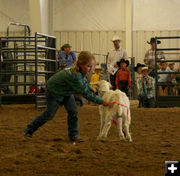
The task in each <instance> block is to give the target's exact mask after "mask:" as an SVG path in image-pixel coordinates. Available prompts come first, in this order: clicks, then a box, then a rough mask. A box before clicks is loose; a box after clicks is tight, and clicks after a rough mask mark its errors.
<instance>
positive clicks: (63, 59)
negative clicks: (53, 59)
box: [58, 51, 76, 68]
mask: <svg viewBox="0 0 180 176" xmlns="http://www.w3.org/2000/svg"><path fill="white" fill-rule="evenodd" d="M58 59H59V61H60V65H65V68H68V67H71V66H72V65H73V63H74V62H75V60H76V55H75V53H74V52H72V51H71V52H70V53H69V54H66V53H65V52H64V51H62V52H60V53H59V54H58Z"/></svg>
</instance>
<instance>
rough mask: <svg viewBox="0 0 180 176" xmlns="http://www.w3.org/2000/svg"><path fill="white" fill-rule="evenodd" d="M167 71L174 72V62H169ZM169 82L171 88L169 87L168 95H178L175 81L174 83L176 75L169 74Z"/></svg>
mask: <svg viewBox="0 0 180 176" xmlns="http://www.w3.org/2000/svg"><path fill="white" fill-rule="evenodd" d="M168 66H169V67H168V68H169V71H170V72H176V69H175V63H174V62H170V63H169V65H168ZM170 82H171V83H172V84H173V85H172V86H169V90H168V91H169V95H178V90H177V86H176V84H177V81H176V74H171V77H170Z"/></svg>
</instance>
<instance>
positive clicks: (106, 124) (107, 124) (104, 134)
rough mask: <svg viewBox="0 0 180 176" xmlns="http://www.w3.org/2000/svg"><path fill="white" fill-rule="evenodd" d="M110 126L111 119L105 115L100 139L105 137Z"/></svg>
mask: <svg viewBox="0 0 180 176" xmlns="http://www.w3.org/2000/svg"><path fill="white" fill-rule="evenodd" d="M110 127H111V120H110V118H109V116H108V115H106V117H105V124H104V128H103V129H102V133H101V135H100V138H101V139H102V140H105V139H106V137H107V134H108V132H109V129H110Z"/></svg>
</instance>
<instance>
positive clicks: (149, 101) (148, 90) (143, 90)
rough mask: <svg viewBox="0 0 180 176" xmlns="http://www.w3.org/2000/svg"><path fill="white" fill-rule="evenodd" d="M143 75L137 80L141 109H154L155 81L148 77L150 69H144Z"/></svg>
mask: <svg viewBox="0 0 180 176" xmlns="http://www.w3.org/2000/svg"><path fill="white" fill-rule="evenodd" d="M141 74H142V77H141V78H138V80H137V88H138V100H139V107H145V108H154V107H155V100H154V79H153V78H152V77H151V76H149V75H148V67H143V68H142V71H141Z"/></svg>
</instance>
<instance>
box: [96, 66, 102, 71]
mask: <svg viewBox="0 0 180 176" xmlns="http://www.w3.org/2000/svg"><path fill="white" fill-rule="evenodd" d="M94 69H95V70H102V68H101V66H99V65H96V66H95V68H94Z"/></svg>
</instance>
